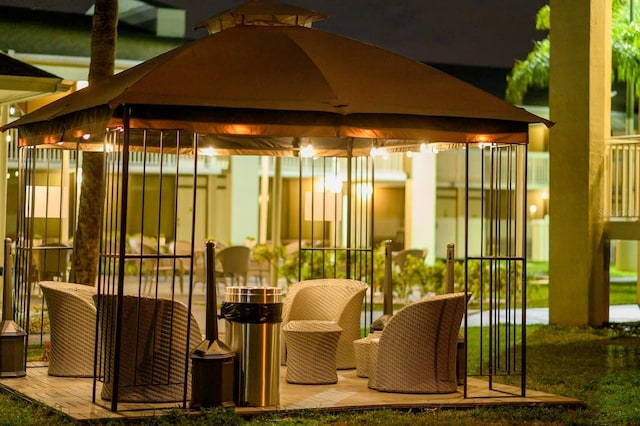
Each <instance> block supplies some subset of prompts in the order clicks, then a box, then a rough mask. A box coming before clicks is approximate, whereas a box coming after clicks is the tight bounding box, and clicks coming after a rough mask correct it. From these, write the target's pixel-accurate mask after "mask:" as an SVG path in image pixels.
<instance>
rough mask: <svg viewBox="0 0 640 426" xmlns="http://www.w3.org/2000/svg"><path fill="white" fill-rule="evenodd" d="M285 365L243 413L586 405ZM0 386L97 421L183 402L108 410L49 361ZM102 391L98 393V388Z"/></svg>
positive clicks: (476, 385) (472, 384)
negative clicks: (372, 384)
mask: <svg viewBox="0 0 640 426" xmlns="http://www.w3.org/2000/svg"><path fill="white" fill-rule="evenodd" d="M285 374H286V367H283V368H282V369H281V381H280V405H279V406H277V407H237V408H236V412H237V413H238V414H240V415H252V414H258V413H269V412H274V411H298V410H309V409H313V410H316V411H317V410H334V411H335V410H353V409H358V410H365V409H376V408H383V407H388V408H402V409H407V408H435V407H440V408H442V407H447V408H469V407H479V406H496V405H514V406H534V405H535V406H540V405H546V406H563V407H572V408H579V407H583V406H584V404H583V403H582V402H581V401H578V400H576V399H572V398H565V397H562V396H558V395H551V394H547V393H543V392H537V391H532V390H528V391H527V396H526V397H518V396H512V394H517V393H519V392H518V390H517V389H515V388H508V387H504V388H503V389H502V390H504V391H505V392H499V391H490V390H489V389H488V386H487V383H486V382H484V381H482V380H478V379H474V378H469V379H468V387H467V390H468V392H467V394H468V395H469V396H470V397H469V398H464V394H463V388H462V387H459V388H458V392H456V393H453V394H441V395H415V394H395V393H385V392H377V391H374V390H371V389H368V388H367V379H363V378H360V377H357V376H356V372H355V370H339V371H338V378H339V380H338V383H337V384H335V385H293V384H289V383H286V381H285V380H284V377H285ZM0 386H2V387H4V388H8V389H11V390H12V391H13V392H16V393H18V394H20V395H22V396H24V397H25V398H27V399H29V400H32V401H39V402H41V403H44V404H46V405H48V406H50V407H52V408H54V409H56V410H58V411H60V412H63V413H65V414H67V415H69V416H71V417H72V418H73V419H75V420H76V421H83V420H97V419H107V418H112V419H131V418H139V417H145V416H153V415H160V414H162V413H163V411H166V410H167V409H170V408H174V407H179V406H181V404H140V403H137V404H130V403H129V404H127V403H121V404H119V405H118V410H119V411H118V412H111V411H110V403H109V402H108V401H102V400H100V399H99V397H98V399H97V401H98V402H96V403H95V404H94V403H92V402H91V399H92V397H91V396H92V392H93V381H92V379H77V378H60V377H51V376H49V375H48V374H47V367H46V364H45V363H30V364H29V365H28V367H27V375H26V376H25V377H21V378H3V379H0ZM98 395H99V391H98Z"/></svg>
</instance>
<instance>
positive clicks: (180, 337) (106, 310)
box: [96, 295, 202, 402]
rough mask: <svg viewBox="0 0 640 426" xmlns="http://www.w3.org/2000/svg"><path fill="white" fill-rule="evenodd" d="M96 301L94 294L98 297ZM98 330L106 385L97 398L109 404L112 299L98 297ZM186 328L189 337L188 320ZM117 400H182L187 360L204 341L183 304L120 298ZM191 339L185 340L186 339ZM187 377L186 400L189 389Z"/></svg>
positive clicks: (112, 368)
mask: <svg viewBox="0 0 640 426" xmlns="http://www.w3.org/2000/svg"><path fill="white" fill-rule="evenodd" d="M96 298H97V296H96ZM96 300H100V302H99V303H100V305H98V307H99V316H100V319H99V327H100V338H101V341H102V348H104V350H103V351H102V353H101V360H100V361H99V362H100V363H101V365H103V367H104V384H103V386H102V392H101V397H102V399H105V400H111V398H112V394H113V378H114V375H115V373H114V371H113V370H114V365H113V360H114V356H115V343H114V341H113V340H112V337H113V333H114V331H115V312H116V306H117V296H116V295H102V296H100V299H96ZM188 318H189V321H190V329H189V334H187V330H188V326H189V321H188ZM122 327H123V328H122V330H123V332H122V341H121V352H120V375H119V387H118V401H119V402H170V401H180V400H182V398H183V392H184V390H185V371H186V368H188V367H189V365H190V363H189V362H188V356H189V354H190V353H191V351H193V349H195V347H196V346H197V345H198V344H200V343H201V342H202V335H201V332H200V327H199V325H198V322H197V321H196V319H195V317H194V316H193V314H192V315H191V316H190V317H189V312H188V309H187V306H186V305H185V304H183V303H182V302H179V301H177V300H171V299H162V298H158V299H154V298H151V297H137V296H126V295H125V296H123V307H122ZM187 336H189V338H187ZM190 379H191V373H190V372H189V373H188V374H187V380H188V382H187V384H186V385H187V386H186V389H187V398H189V396H188V393H189V391H190V390H191V389H190V388H191V386H190V385H189V381H190Z"/></svg>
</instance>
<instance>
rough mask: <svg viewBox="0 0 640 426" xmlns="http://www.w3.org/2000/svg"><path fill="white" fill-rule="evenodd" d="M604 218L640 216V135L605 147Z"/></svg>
mask: <svg viewBox="0 0 640 426" xmlns="http://www.w3.org/2000/svg"><path fill="white" fill-rule="evenodd" d="M604 164H605V174H604V191H603V205H602V210H601V215H602V216H603V217H605V218H608V219H610V220H611V219H627V220H637V219H638V218H639V217H640V193H639V190H640V136H638V135H633V136H619V137H614V138H611V139H610V140H609V141H608V142H607V143H606V146H605V163H604Z"/></svg>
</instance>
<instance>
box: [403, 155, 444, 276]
mask: <svg viewBox="0 0 640 426" xmlns="http://www.w3.org/2000/svg"><path fill="white" fill-rule="evenodd" d="M436 182H437V181H436V154H432V153H425V154H414V156H413V157H412V159H411V177H410V178H409V179H407V184H406V187H405V248H407V249H410V248H426V249H427V251H428V252H427V259H426V263H427V264H429V265H433V264H434V263H435V259H436V186H437V185H436Z"/></svg>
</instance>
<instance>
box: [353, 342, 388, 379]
mask: <svg viewBox="0 0 640 426" xmlns="http://www.w3.org/2000/svg"><path fill="white" fill-rule="evenodd" d="M381 335H382V332H381V331H374V332H373V333H371V334H369V335H368V336H367V337H363V338H362V339H358V340H354V341H353V350H354V352H355V356H356V375H357V376H358V377H369V351H370V350H371V341H372V340H373V339H379V338H380V336H381Z"/></svg>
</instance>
